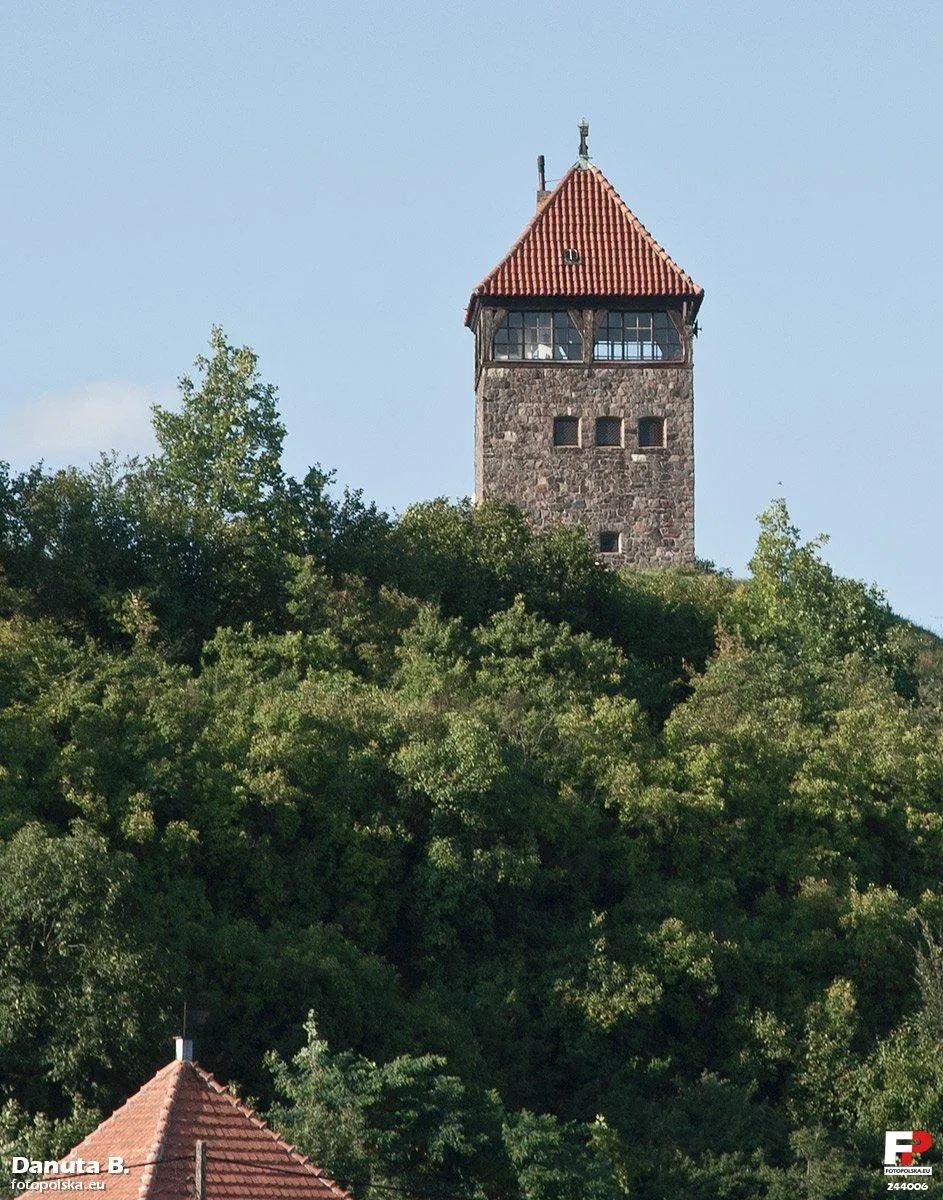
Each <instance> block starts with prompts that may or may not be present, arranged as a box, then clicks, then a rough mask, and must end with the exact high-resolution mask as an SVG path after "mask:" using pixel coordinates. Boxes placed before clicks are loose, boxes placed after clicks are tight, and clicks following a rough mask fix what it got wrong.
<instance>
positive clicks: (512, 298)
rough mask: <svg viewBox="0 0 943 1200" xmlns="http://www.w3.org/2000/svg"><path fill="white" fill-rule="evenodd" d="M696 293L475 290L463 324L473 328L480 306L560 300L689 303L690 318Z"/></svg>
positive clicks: (697, 306)
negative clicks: (548, 293) (507, 292)
mask: <svg viewBox="0 0 943 1200" xmlns="http://www.w3.org/2000/svg"><path fill="white" fill-rule="evenodd" d="M695 288H696V289H697V290H696V291H690V292H652V293H650V294H647V295H632V296H628V295H626V294H625V293H624V292H623V293H619V292H609V293H608V294H602V293H600V294H598V295H592V296H574V295H562V294H561V295H553V296H546V295H545V296H537V295H534V296H523V295H520V294H517V295H498V294H497V293H491V292H485V291H479V290H476V291H474V292H472V294H471V297H470V298H469V301H468V306H467V307H466V309H465V324H466V326H467V327H468V328H469V329H471V328H472V327H473V326H474V323H475V319H476V317H477V316H478V309H479V308H481V307H482V305H487V306H488V307H489V308H503V307H504V306H505V305H510V304H522V303H525V304H526V303H527V301H528V300H541V301H543V300H560V301H569V302H572V303H574V304H579V305H587V306H592V305H593V304H601V303H607V302H609V301H612V300H627V301H632V302H633V303H637V302H638V301H641V300H657V301H674V302H675V303H682V302H684V301H689V302H690V303H691V306H692V307H691V317H692V319H693V318H694V317H696V316H697V313H698V310H699V309H700V307H701V303H702V302H703V300H704V289H703V288H702V287H701V286H700V285H699V284H695Z"/></svg>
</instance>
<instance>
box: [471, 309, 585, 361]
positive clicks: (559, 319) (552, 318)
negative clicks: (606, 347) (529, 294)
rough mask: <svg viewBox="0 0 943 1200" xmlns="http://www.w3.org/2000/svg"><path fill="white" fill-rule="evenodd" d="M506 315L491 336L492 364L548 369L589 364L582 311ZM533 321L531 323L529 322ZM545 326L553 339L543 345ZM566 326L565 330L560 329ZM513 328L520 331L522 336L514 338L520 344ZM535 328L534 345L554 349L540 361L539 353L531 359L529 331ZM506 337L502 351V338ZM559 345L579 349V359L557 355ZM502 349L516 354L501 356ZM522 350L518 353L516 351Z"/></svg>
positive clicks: (511, 311)
mask: <svg viewBox="0 0 943 1200" xmlns="http://www.w3.org/2000/svg"><path fill="white" fill-rule="evenodd" d="M503 312H504V315H503V316H502V317H501V318H500V320H497V321H496V322H495V323H494V328H493V330H492V333H491V361H492V362H494V363H502V364H504V363H529V364H530V363H537V364H539V365H544V366H546V365H547V364H549V363H552V364H553V365H554V366H559V365H560V364H561V363H583V362H586V361H587V359H586V339H585V337H584V336H583V335H584V330H583V322H582V320H581V317H580V314H579V312H576V313H574V312H573V311H572V310H570V309H567V308H561V307H559V306H556V307H546V308H535V307H529V308H510V309H504V310H503ZM529 318H530V322H529V320H528V319H529ZM544 323H545V327H546V326H549V339H548V340H547V341H544V342H541V340H540V334H541V324H544ZM560 325H563V329H562V330H561V329H560ZM512 328H519V330H520V337H519V338H516V339H514V342H515V343H516V344H512V341H511V339H510V337H509V336H508V335H509V334H510V332H511V329H512ZM529 329H533V331H534V332H533V334H532V335H531V340H532V345H533V346H540V345H541V344H545V345H549V346H550V351H551V353H550V356H549V357H547V358H540V357H538V356H537V354H531V355H530V356H528V354H527V350H528V331H529ZM502 335H504V337H505V338H506V340H505V341H503V342H502V345H501V347H500V348H499V338H501V337H502ZM559 346H563V347H566V348H567V349H573V348H575V347H576V348H578V350H579V354H578V356H569V355H566V354H561V355H560V356H559V357H558V356H557V348H558V347H559ZM499 349H501V350H504V351H510V350H511V349H513V350H514V351H515V353H513V354H512V353H509V352H505V353H499ZM518 349H519V350H520V353H519V354H518V353H517V352H516V351H517V350H518Z"/></svg>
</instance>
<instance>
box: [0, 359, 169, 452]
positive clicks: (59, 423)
mask: <svg viewBox="0 0 943 1200" xmlns="http://www.w3.org/2000/svg"><path fill="white" fill-rule="evenodd" d="M175 394H176V393H175V389H174V388H146V387H142V386H140V385H139V384H136V383H125V382H122V381H118V380H109V379H104V380H99V381H97V382H94V383H80V384H76V386H75V387H73V388H68V389H66V390H64V391H60V392H46V393H44V394H43V395H41V396H38V397H36V399H34V400H27V401H25V402H20V403H18V404H16V405H15V407H14V406H12V405H11V406H9V407H8V408H7V411H6V412H5V413H4V414H3V416H2V421H3V433H2V437H0V458H4V459H7V461H9V462H10V463H11V464H12V465H13V466H14V467H25V466H27V465H29V464H31V463H34V462H38V461H39V460H40V459H43V461H44V462H45V463H47V464H48V465H49V466H50V467H59V466H64V465H66V464H70V463H71V464H75V465H76V466H84V465H86V464H87V463H89V462H90V461H91V460H92V459H95V458H97V457H98V454H99V452H100V451H102V450H116V451H118V453H119V454H121V455H124V454H148V453H150V452H151V451H153V450H154V448H155V442H154V435H153V433H152V431H151V405H152V404H155V403H157V404H165V405H166V404H170V403H172V402H173V400H174V397H175ZM4 407H6V406H4Z"/></svg>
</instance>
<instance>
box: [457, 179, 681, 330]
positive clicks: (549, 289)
mask: <svg viewBox="0 0 943 1200" xmlns="http://www.w3.org/2000/svg"><path fill="white" fill-rule="evenodd" d="M564 251H566V252H567V254H566V255H565V254H564ZM703 295H704V289H703V288H702V287H701V286H700V285H699V284H697V283H695V282H694V280H693V279H692V278H691V277H690V276H689V275H688V274H687V272H686V271H684V270H682V268H681V267H680V266H679V265H678V264H677V263H676V262H675V261H674V260H673V259H672V258H671V257H670V256H669V255H668V254H667V253H666V251H665V250H664V248H663V247H662V246H661V245H660V244H659V243H658V242H657V241H656V240H655V238H654V237H653V236H652V235H651V233H650V232H649V231H648V229H647V228H646V227H645V226H644V225H643V224H642V222H641V221H640V220H639V219H638V217H637V216H636V215H635V213H634V212H632V210H631V209H630V208H629V206H628V205H627V204H626V203H625V201H624V200H623V199H622V197H621V196H620V195H619V193H618V192H617V191H616V189H615V188H614V187H613V186H612V184H611V183H610V182H609V180H608V179H607V178H606V176H605V175H604V174H603V172H602V171H601V170H600V168H599V167H598V166H596V164H595V163H588V164H586V165H582V164H581V163H577V164H576V165H574V166H572V167H570V168H569V169H568V170H567V171H566V173H565V174H564V175H563V177H562V178H561V180H560V181H559V183H558V184H557V186H556V187H555V188H554V189H553V191H552V192H551V193H550V196H549V197H548V198H547V200H546V202H545V203H544V204H543V205H542V206H541V207H540V208H539V209H538V210H537V212H536V213H535V214H534V216H533V217H532V218H531V220H530V221H529V223H528V224H527V226H526V227H525V229H524V231H523V233H522V234H521V236H520V237H519V238H518V239H517V241H516V242H515V243H514V245H513V246H512V247H511V249H510V250H509V251H508V253H507V254H506V255H505V256H504V258H503V259H502V260H501V262H499V263H498V265H497V266H496V267H495V268H494V269H493V270H492V271H491V272H489V274H488V275H486V276H485V278H484V279H483V280H482V281H481V283H480V284H479V285H478V286H477V287H476V288H475V290H474V291H473V292H472V295H471V298H470V300H469V304H468V309H467V311H466V314H465V323H466V324H471V322H472V319H473V313H474V309H475V306H476V304H477V302H478V301H479V300H480V299H481V298H483V297H494V298H496V299H511V298H517V297H520V298H528V297H530V298H534V299H551V298H553V297H557V296H559V297H561V298H563V297H567V298H574V299H575V298H578V297H582V296H620V297H626V298H633V299H634V298H642V297H648V296H660V297H678V298H679V299H682V298H683V299H690V300H692V301H693V302H694V304H695V307H697V306H698V305H699V304H700V302H701V299H702V297H703Z"/></svg>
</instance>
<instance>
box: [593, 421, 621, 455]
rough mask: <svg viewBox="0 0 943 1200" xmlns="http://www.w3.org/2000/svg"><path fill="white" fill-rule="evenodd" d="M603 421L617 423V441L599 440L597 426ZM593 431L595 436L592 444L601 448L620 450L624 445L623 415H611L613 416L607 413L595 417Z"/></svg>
mask: <svg viewBox="0 0 943 1200" xmlns="http://www.w3.org/2000/svg"><path fill="white" fill-rule="evenodd" d="M603 421H613V422H615V423H616V424H617V425H618V429H619V438H618V441H615V442H601V441H600V440H599V426H600V425H601V424H602V423H603ZM594 433H595V438H596V440H595V442H594V445H596V446H599V448H600V449H601V450H621V449H623V448H624V446H625V419H624V418H623V417H613V416H609V415H606V416H602V417H597V418H596V425H595V429H594Z"/></svg>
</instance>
